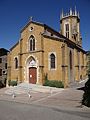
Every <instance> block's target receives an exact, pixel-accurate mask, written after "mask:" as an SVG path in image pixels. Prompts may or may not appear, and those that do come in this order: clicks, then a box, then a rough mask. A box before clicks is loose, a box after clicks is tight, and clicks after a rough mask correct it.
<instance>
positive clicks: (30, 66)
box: [7, 9, 86, 87]
mask: <svg viewBox="0 0 90 120" xmlns="http://www.w3.org/2000/svg"><path fill="white" fill-rule="evenodd" d="M60 28H61V30H60V32H57V31H56V30H54V29H52V28H51V27H49V26H48V25H46V24H42V23H40V22H36V21H33V20H32V18H31V19H30V21H29V22H28V23H27V24H26V25H25V26H24V27H23V29H22V30H21V31H20V39H19V41H18V42H17V43H16V44H15V45H14V46H13V47H12V48H11V49H10V52H9V53H8V76H7V79H8V80H17V81H18V83H21V82H27V83H32V84H41V85H43V83H44V82H45V76H46V75H47V76H48V79H49V80H57V81H62V82H63V83H64V86H65V87H69V85H70V84H71V83H73V82H75V81H79V80H82V79H84V78H85V77H86V52H85V51H84V50H83V48H82V37H81V34H80V17H79V13H78V12H77V11H76V9H75V10H74V11H72V9H70V11H69V13H68V14H64V13H63V11H62V13H61V16H60Z"/></svg>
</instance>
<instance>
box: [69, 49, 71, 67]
mask: <svg viewBox="0 0 90 120" xmlns="http://www.w3.org/2000/svg"><path fill="white" fill-rule="evenodd" d="M69 58H70V69H72V52H71V51H70V54H69Z"/></svg>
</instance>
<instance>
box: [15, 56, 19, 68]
mask: <svg viewBox="0 0 90 120" xmlns="http://www.w3.org/2000/svg"><path fill="white" fill-rule="evenodd" d="M17 68H18V58H17V57H15V69H17Z"/></svg>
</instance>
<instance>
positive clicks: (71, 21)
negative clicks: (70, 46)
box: [60, 7, 82, 47]
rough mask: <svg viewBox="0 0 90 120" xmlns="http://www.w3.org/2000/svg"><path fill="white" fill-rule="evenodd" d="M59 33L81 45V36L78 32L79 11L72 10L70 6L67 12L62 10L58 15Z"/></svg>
mask: <svg viewBox="0 0 90 120" xmlns="http://www.w3.org/2000/svg"><path fill="white" fill-rule="evenodd" d="M60 26H61V31H60V33H61V34H62V35H64V36H65V37H67V38H68V39H70V40H71V41H73V42H75V43H76V44H78V45H79V46H81V47H82V38H81V34H80V17H79V12H77V10H76V7H75V10H74V11H72V9H71V8H70V10H69V13H66V14H64V12H63V10H62V13H61V15H60Z"/></svg>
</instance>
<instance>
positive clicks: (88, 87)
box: [82, 51, 90, 107]
mask: <svg viewBox="0 0 90 120" xmlns="http://www.w3.org/2000/svg"><path fill="white" fill-rule="evenodd" d="M87 57H88V62H87V74H88V80H87V82H86V83H85V87H84V94H83V99H82V105H85V106H87V107H90V51H89V52H88V56H87Z"/></svg>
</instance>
